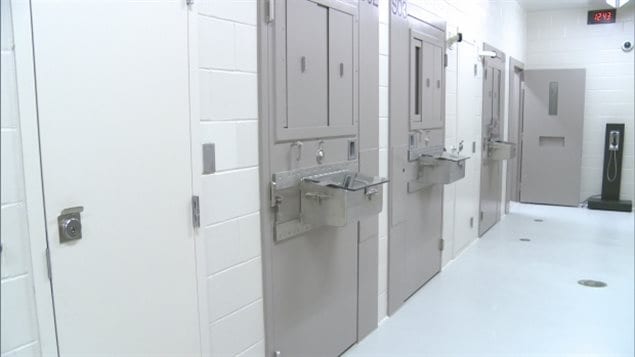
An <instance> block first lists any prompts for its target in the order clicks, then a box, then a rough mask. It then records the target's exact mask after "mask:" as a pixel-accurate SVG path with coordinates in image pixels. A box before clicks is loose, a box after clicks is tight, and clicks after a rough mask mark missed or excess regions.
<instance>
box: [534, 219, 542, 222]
mask: <svg viewBox="0 0 635 357" xmlns="http://www.w3.org/2000/svg"><path fill="white" fill-rule="evenodd" d="M534 222H542V218H536V219H534Z"/></svg>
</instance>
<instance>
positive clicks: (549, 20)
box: [525, 1, 635, 200]
mask: <svg viewBox="0 0 635 357" xmlns="http://www.w3.org/2000/svg"><path fill="white" fill-rule="evenodd" d="M587 10H591V9H590V8H577V9H565V10H554V11H539V12H531V13H529V14H528V24H527V25H528V33H529V35H528V39H527V63H525V64H526V67H525V68H526V69H538V68H586V95H585V101H586V103H585V109H584V129H583V143H582V170H581V171H582V172H581V175H582V182H581V189H580V200H585V199H586V198H587V197H589V196H591V195H596V194H599V193H600V191H601V189H602V168H603V160H604V151H603V150H604V149H603V148H604V131H605V124H606V123H625V124H626V135H625V142H624V150H625V151H624V157H623V164H622V165H623V170H622V187H621V195H622V199H629V200H633V198H634V191H635V190H634V188H635V175H633V160H634V156H633V152H634V150H633V145H635V141H634V140H633V137H634V135H633V124H634V122H633V115H634V109H633V95H634V94H635V93H634V89H633V87H634V76H633V73H634V69H633V68H634V67H635V63H634V61H633V59H634V56H635V52H634V51H631V52H628V53H625V52H623V51H622V49H621V47H622V43H623V42H624V41H626V40H628V41H631V42H632V43H635V42H633V40H635V38H633V35H634V32H635V28H634V26H633V19H634V17H635V16H634V14H635V4H633V2H632V1H631V3H629V4H627V5H626V6H625V7H623V8H621V9H619V10H618V11H617V18H616V20H617V22H616V23H614V24H606V25H587V24H586V20H587Z"/></svg>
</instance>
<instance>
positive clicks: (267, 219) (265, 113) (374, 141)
mask: <svg viewBox="0 0 635 357" xmlns="http://www.w3.org/2000/svg"><path fill="white" fill-rule="evenodd" d="M311 1H313V2H315V0H311ZM280 3H282V0H269V1H258V6H257V13H256V16H257V26H256V27H257V38H258V45H257V47H258V49H257V58H258V61H257V74H258V118H259V120H258V138H259V143H258V148H259V153H258V154H259V155H258V165H259V170H258V172H259V198H260V228H261V229H260V235H261V254H262V255H261V256H262V289H263V313H264V335H265V355H267V356H270V355H273V354H274V350H275V347H276V346H275V339H274V337H275V336H274V322H275V321H274V318H275V314H274V304H273V301H274V299H275V297H274V288H273V278H274V274H273V261H272V259H273V258H272V257H273V252H274V245H275V244H276V242H275V239H274V230H273V229H272V225H271V223H272V222H273V221H274V214H275V211H274V210H273V209H272V207H271V180H272V174H273V172H272V170H271V165H270V158H271V155H273V150H272V147H273V145H274V144H275V140H276V138H275V137H273V136H272V135H271V130H272V127H273V126H274V125H275V123H273V122H272V121H274V120H275V118H276V109H275V106H276V105H278V102H277V99H276V96H275V93H276V92H275V88H276V87H275V84H276V83H275V81H276V80H277V78H276V73H274V72H272V71H271V69H272V68H273V65H274V64H275V61H276V49H275V48H273V47H270V43H271V42H272V40H273V39H274V38H275V36H276V34H275V31H276V28H275V26H276V25H275V21H278V19H279V16H280V14H281V12H280V11H275V12H274V11H272V12H270V8H269V7H270V6H276V5H277V4H280ZM318 3H325V4H327V5H328V6H329V7H334V8H341V7H342V6H344V7H345V8H347V6H348V5H345V4H346V1H344V0H319V1H318ZM362 7H367V8H362ZM378 8H379V6H378V4H376V2H375V3H373V2H368V1H360V2H359V3H358V4H357V5H356V10H355V14H356V15H357V17H358V19H357V21H354V28H355V29H354V32H355V36H358V40H357V45H356V46H355V47H356V48H355V49H354V50H355V51H359V54H358V55H357V56H356V59H355V61H357V63H358V65H359V66H360V67H359V72H360V74H359V75H357V76H356V78H355V79H354V83H355V84H354V85H355V86H358V89H357V90H356V95H355V97H356V98H354V104H353V106H354V109H355V110H356V112H357V115H358V116H359V118H358V119H356V123H355V125H354V128H355V132H356V134H357V140H358V146H357V147H358V151H357V153H358V161H357V162H358V165H362V164H360V161H359V155H366V154H367V155H369V156H368V157H369V158H370V157H373V158H374V159H371V160H369V161H368V163H369V164H370V166H373V165H372V164H373V162H371V161H375V163H378V162H379V161H378V160H379V158H378V157H377V155H378V154H377V153H378V145H379V142H378V134H376V133H377V132H378V130H379V104H377V103H378V101H377V97H378V96H379V93H378V92H377V91H376V89H377V88H378V80H379V64H378V61H379V58H378V57H377V53H378V52H377V51H378V45H379V42H378V36H379V10H378ZM362 14H365V16H362ZM371 14H374V15H372V16H371ZM373 16H374V17H373ZM375 17H376V19H377V23H376V27H375V28H374V29H373V31H374V32H364V33H363V34H362V31H361V29H360V27H365V26H368V25H369V23H368V21H367V20H368V19H370V18H375ZM362 35H363V36H364V39H362ZM371 42H372V43H371ZM370 45H372V46H374V48H375V49H374V50H373V51H372V52H373V53H374V57H373V59H367V60H366V63H369V64H370V66H372V67H373V68H371V70H370V74H369V75H368V76H362V75H361V73H362V72H363V68H362V67H361V64H359V63H360V62H361V57H362V54H361V53H362V51H363V50H364V49H367V48H368V46H370ZM371 77H372V78H371ZM362 78H364V80H373V78H374V81H375V84H374V85H373V86H371V87H372V88H370V89H369V91H370V92H372V93H375V94H374V98H375V100H374V101H372V98H373V94H371V95H369V96H364V97H363V98H367V99H366V100H368V101H371V102H372V103H373V104H376V107H375V108H373V109H372V110H370V109H363V108H362V103H364V101H363V100H361V99H362V93H363V90H362V88H361V87H362V86H361V84H360V83H361V81H362ZM373 88H375V89H373ZM368 98H370V99H368ZM364 110H366V111H367V112H372V114H369V115H367V116H363V117H362V115H361V113H362V112H363V111H364ZM362 122H363V123H364V127H368V129H369V130H368V132H369V133H371V132H372V133H374V134H372V135H370V134H364V131H363V130H361V129H360V125H361V124H360V123H362ZM371 126H372V127H371ZM276 135H277V134H276ZM320 135H321V134H320ZM371 136H372V137H371ZM373 155H375V156H373ZM367 165H368V164H367ZM360 168H361V166H360ZM375 170H378V167H376V168H375ZM375 174H376V172H375ZM372 217H373V218H372V219H373V220H375V221H376V222H377V224H375V226H374V227H366V228H364V229H361V225H362V224H361V223H360V222H361V221H362V220H358V222H357V224H356V230H357V238H356V244H357V252H356V254H357V257H358V260H357V269H358V271H357V296H356V297H357V301H356V308H357V312H356V314H357V317H356V324H357V331H356V340H355V343H357V342H359V341H360V340H361V339H362V338H364V337H365V336H366V335H367V334H368V333H370V331H371V330H373V329H375V328H376V326H377V302H378V298H377V288H376V286H377V285H376V284H377V276H378V271H377V270H374V269H373V270H374V272H372V274H365V275H364V276H362V274H361V272H360V268H359V267H360V264H362V263H361V262H362V255H363V256H364V257H366V258H367V259H366V260H364V261H365V262H366V263H369V262H370V263H371V264H378V263H377V259H378V257H377V255H376V249H375V250H372V249H370V251H369V252H365V253H362V252H361V250H360V247H361V245H362V244H363V243H364V242H366V243H369V242H372V241H373V240H374V242H377V240H378V232H377V229H378V219H379V218H378V217H379V215H374V216H372ZM365 218H366V219H368V218H369V217H365ZM362 232H363V233H364V234H367V235H368V236H370V237H371V238H368V239H367V240H364V241H360V237H361V236H362ZM376 247H378V246H376ZM373 252H375V253H373ZM373 261H374V263H373ZM373 284H374V285H373ZM373 286H374V287H373ZM367 291H372V295H369V296H367V295H366V294H365V293H366V292H367ZM373 301H374V304H373ZM371 315H372V316H371ZM362 317H366V318H362ZM371 320H372V321H371Z"/></svg>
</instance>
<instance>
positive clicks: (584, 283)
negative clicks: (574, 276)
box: [578, 279, 606, 288]
mask: <svg viewBox="0 0 635 357" xmlns="http://www.w3.org/2000/svg"><path fill="white" fill-rule="evenodd" d="M578 284H580V285H582V286H587V287H589V288H604V287H606V283H605V282H603V281H599V280H589V279H585V280H578Z"/></svg>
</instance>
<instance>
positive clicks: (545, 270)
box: [346, 204, 635, 357]
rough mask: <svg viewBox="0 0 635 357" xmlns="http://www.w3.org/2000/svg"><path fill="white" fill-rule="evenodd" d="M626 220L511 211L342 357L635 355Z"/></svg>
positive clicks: (540, 209)
mask: <svg viewBox="0 0 635 357" xmlns="http://www.w3.org/2000/svg"><path fill="white" fill-rule="evenodd" d="M633 217H634V216H633V214H631V213H621V212H604V211H591V210H587V209H584V208H564V207H552V206H538V205H520V204H516V205H513V206H512V212H511V213H510V214H509V215H507V216H505V217H504V218H503V219H502V221H501V222H500V223H499V224H498V225H496V226H495V227H494V228H492V229H491V230H490V231H489V232H488V233H486V234H485V235H484V236H483V237H482V238H481V239H479V240H478V241H477V242H475V243H474V244H473V245H472V246H470V247H469V248H467V250H466V251H465V252H464V253H463V254H462V255H461V256H459V257H458V258H457V259H456V260H454V261H453V262H451V263H450V264H449V265H448V266H446V267H445V268H444V269H443V271H442V272H441V273H440V274H439V275H437V276H436V277H435V278H434V279H433V280H431V281H430V282H429V283H428V284H426V285H425V286H424V287H423V288H422V289H421V290H419V291H418V292H417V293H416V294H415V295H413V296H412V297H411V298H410V299H409V300H408V301H407V302H406V303H405V304H404V305H403V307H402V308H401V309H400V310H399V311H398V312H397V313H395V314H394V315H393V316H392V317H390V318H389V319H387V320H385V321H384V322H383V323H382V324H381V325H380V326H379V328H378V329H377V330H376V331H374V332H373V333H372V334H371V335H369V336H368V337H367V338H366V339H364V340H363V341H362V342H361V343H360V344H358V345H356V346H353V347H352V348H351V349H350V350H349V351H348V352H347V353H346V356H350V357H352V356H529V355H533V356H582V355H584V356H633V355H634V347H633V343H634V342H633V341H634V337H633V335H634V332H635V331H634V327H633V321H634V317H633V314H634V309H633V304H634V292H633V289H634V272H633V269H634V266H633V247H634V246H633V239H634V238H633V235H634V234H633V222H634V221H633ZM535 219H542V220H543V221H542V222H536V221H535ZM521 238H528V239H531V241H528V242H527V241H520V239H521ZM581 279H595V280H601V281H604V282H606V283H607V284H608V286H607V287H605V288H590V287H583V286H581V285H578V283H577V281H578V280H581Z"/></svg>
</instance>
